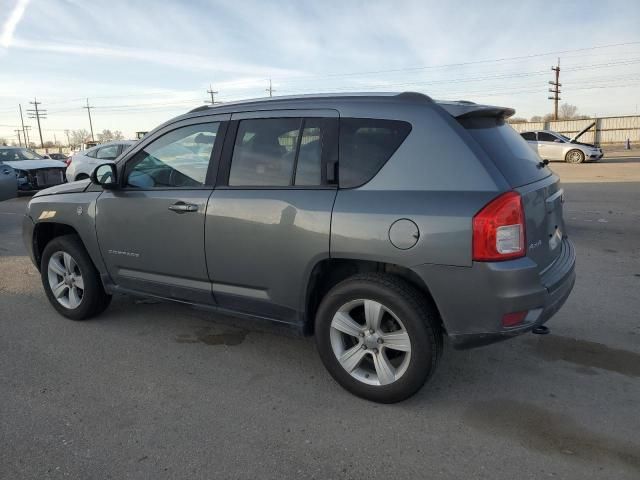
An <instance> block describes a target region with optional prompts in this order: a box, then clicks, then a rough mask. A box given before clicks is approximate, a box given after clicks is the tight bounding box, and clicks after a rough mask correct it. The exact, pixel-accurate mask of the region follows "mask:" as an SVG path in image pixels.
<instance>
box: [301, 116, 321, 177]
mask: <svg viewBox="0 0 640 480" xmlns="http://www.w3.org/2000/svg"><path fill="white" fill-rule="evenodd" d="M321 130H322V120H320V119H318V118H308V119H306V120H305V122H304V129H303V130H302V138H301V139H300V151H299V152H298V162H297V163H296V179H295V184H296V185H320V184H321V183H322V136H321V133H322V132H321Z"/></svg>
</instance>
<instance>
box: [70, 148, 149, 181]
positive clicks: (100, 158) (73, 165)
mask: <svg viewBox="0 0 640 480" xmlns="http://www.w3.org/2000/svg"><path fill="white" fill-rule="evenodd" d="M134 143H136V142H135V141H133V140H117V141H114V142H107V143H102V144H100V145H97V146H95V147H92V148H89V149H88V150H84V151H81V152H78V153H76V154H74V155H73V156H72V157H71V159H70V160H69V161H68V167H67V172H66V175H67V181H68V182H74V181H76V180H86V179H87V178H89V176H90V175H91V172H93V170H94V169H95V168H96V165H100V164H101V163H106V162H109V161H113V160H115V159H116V158H117V157H118V155H120V154H121V153H122V152H125V151H126V150H127V149H128V148H129V147H130V146H131V145H133V144H134Z"/></svg>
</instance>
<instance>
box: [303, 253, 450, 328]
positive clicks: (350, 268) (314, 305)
mask: <svg viewBox="0 0 640 480" xmlns="http://www.w3.org/2000/svg"><path fill="white" fill-rule="evenodd" d="M371 272H377V273H387V274H389V275H394V276H396V277H399V278H402V279H403V280H405V281H406V282H408V283H410V284H411V285H413V286H414V287H415V288H416V289H417V290H418V291H419V292H421V293H423V294H424V296H425V299H426V300H427V301H428V302H430V303H432V304H433V306H434V308H436V310H437V305H436V303H435V301H434V298H433V296H432V294H431V291H430V290H429V287H428V286H427V285H426V283H425V282H424V281H423V280H422V278H420V276H419V275H418V274H416V273H415V272H414V271H413V270H411V269H410V268H407V267H403V266H401V265H396V264H393V263H386V262H376V261H371V260H361V259H356V258H325V259H323V260H320V261H318V262H317V263H316V264H315V265H314V267H313V268H312V270H311V273H310V274H309V278H308V281H307V285H306V293H305V300H304V310H303V311H304V312H305V314H304V324H303V331H304V333H305V334H306V335H313V333H314V332H313V329H314V319H315V314H316V311H317V310H318V306H319V305H320V302H321V301H322V299H323V298H324V296H325V295H326V294H327V293H328V292H329V290H331V288H333V287H334V286H335V285H337V284H338V283H340V282H342V281H343V280H346V279H347V278H349V277H351V276H353V275H356V274H358V273H371ZM441 323H442V320H441ZM441 327H442V328H443V330H444V325H442V324H441Z"/></svg>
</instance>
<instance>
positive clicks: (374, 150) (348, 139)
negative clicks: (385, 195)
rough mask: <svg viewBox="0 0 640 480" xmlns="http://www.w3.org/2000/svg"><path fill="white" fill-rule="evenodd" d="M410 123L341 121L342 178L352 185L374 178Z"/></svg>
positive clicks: (407, 131) (402, 139)
mask: <svg viewBox="0 0 640 480" xmlns="http://www.w3.org/2000/svg"><path fill="white" fill-rule="evenodd" d="M410 131H411V124H410V123H407V122H401V121H398V120H380V119H373V118H342V119H341V120H340V160H339V181H340V187H341V188H353V187H359V186H361V185H364V184H365V183H367V182H368V181H369V180H371V179H372V178H373V177H374V176H375V175H376V174H377V173H378V172H379V171H380V169H381V168H382V167H383V165H384V164H385V163H386V162H387V160H389V158H391V156H392V155H393V154H394V153H395V151H396V150H397V149H398V147H399V146H400V145H401V144H402V142H403V141H404V139H405V138H407V135H409V132H410Z"/></svg>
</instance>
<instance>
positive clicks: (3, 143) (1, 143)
mask: <svg viewBox="0 0 640 480" xmlns="http://www.w3.org/2000/svg"><path fill="white" fill-rule="evenodd" d="M0 145H7V139H6V138H4V137H2V138H0Z"/></svg>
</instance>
